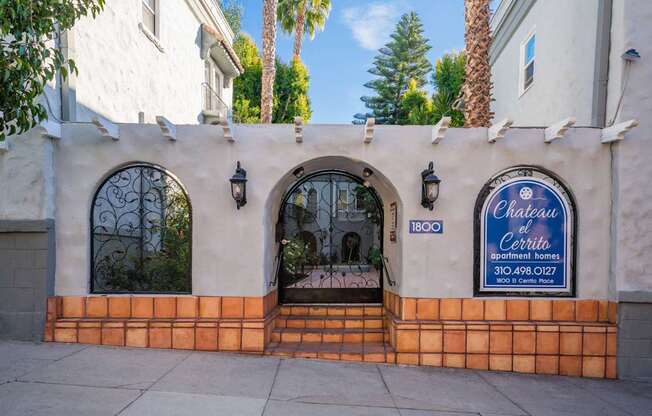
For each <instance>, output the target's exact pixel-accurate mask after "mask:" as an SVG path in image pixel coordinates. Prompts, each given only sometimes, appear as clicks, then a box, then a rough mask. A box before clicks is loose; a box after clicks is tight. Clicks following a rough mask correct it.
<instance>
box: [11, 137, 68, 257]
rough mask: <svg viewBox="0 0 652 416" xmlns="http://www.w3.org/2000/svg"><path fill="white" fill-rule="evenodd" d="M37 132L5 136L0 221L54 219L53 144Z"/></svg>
mask: <svg viewBox="0 0 652 416" xmlns="http://www.w3.org/2000/svg"><path fill="white" fill-rule="evenodd" d="M41 131H42V130H41V129H40V128H36V129H32V130H30V131H29V132H27V133H25V134H22V135H17V136H12V137H9V138H7V139H6V140H7V142H8V145H9V151H8V152H7V153H4V154H2V153H0V220H44V219H49V218H54V215H55V206H54V194H55V172H54V145H53V143H52V141H51V140H50V139H48V138H44V137H43V135H42V134H41ZM0 267H2V265H0Z"/></svg>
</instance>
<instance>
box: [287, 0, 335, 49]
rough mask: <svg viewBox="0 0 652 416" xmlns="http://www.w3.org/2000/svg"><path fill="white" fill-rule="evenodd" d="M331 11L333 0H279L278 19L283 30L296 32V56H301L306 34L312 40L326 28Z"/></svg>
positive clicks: (289, 32)
mask: <svg viewBox="0 0 652 416" xmlns="http://www.w3.org/2000/svg"><path fill="white" fill-rule="evenodd" d="M330 11H331V0H279V2H278V9H277V12H276V19H277V20H278V22H279V24H280V26H281V30H283V32H285V33H288V34H291V33H294V52H293V56H294V57H300V56H301V45H302V43H303V35H304V34H308V36H310V39H311V40H312V39H314V38H315V33H316V32H317V30H324V26H326V19H328V15H329V14H330Z"/></svg>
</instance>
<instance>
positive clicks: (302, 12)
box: [294, 0, 306, 58]
mask: <svg viewBox="0 0 652 416" xmlns="http://www.w3.org/2000/svg"><path fill="white" fill-rule="evenodd" d="M305 25H306V2H305V0H304V1H302V2H301V3H300V4H299V9H298V10H297V24H296V26H295V28H294V57H295V58H301V43H302V42H303V34H304V33H305Z"/></svg>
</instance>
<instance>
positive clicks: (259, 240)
mask: <svg viewBox="0 0 652 416" xmlns="http://www.w3.org/2000/svg"><path fill="white" fill-rule="evenodd" d="M120 128H121V134H120V137H121V138H120V140H119V141H117V142H114V141H112V140H111V139H107V138H104V137H101V136H99V134H98V132H97V130H96V129H95V128H94V127H93V126H90V125H84V124H67V125H65V126H64V138H63V139H62V140H61V141H60V142H58V145H57V153H56V154H57V157H56V171H57V177H58V181H57V189H56V191H57V192H56V206H57V215H56V221H57V274H56V276H57V277H56V293H57V294H58V295H73V294H85V293H88V288H89V269H90V258H89V256H90V246H89V241H90V237H89V224H88V218H89V210H90V204H91V198H92V195H93V193H94V191H95V189H96V187H97V186H98V185H99V184H100V183H101V181H102V179H103V178H104V177H105V176H106V175H107V174H108V173H109V172H111V171H112V170H114V169H115V168H116V167H118V166H121V165H124V164H125V163H128V162H133V161H144V162H151V163H156V164H159V165H161V166H163V167H165V168H167V169H169V170H170V171H171V172H173V173H174V174H175V175H177V176H178V178H179V179H180V180H181V182H182V183H183V184H184V185H185V187H186V188H187V190H188V192H189V195H190V199H191V202H192V205H193V221H194V223H193V230H194V233H193V293H195V294H200V295H211V294H214V295H218V294H219V295H246V296H259V295H262V294H264V293H266V292H267V290H268V284H267V282H268V281H269V280H270V279H271V278H272V276H271V273H272V270H273V268H272V259H273V257H274V255H275V254H276V246H275V244H274V241H273V227H272V225H273V224H275V223H276V216H277V215H278V214H277V213H278V204H279V202H280V198H281V197H282V194H283V191H284V190H285V188H286V187H287V185H288V184H289V183H290V181H291V177H290V176H289V175H290V172H291V171H292V170H293V169H294V168H295V167H296V166H300V165H302V166H305V167H306V170H307V171H310V170H312V169H318V168H320V167H322V166H323V167H340V168H344V169H347V170H350V171H352V173H356V174H358V175H359V174H360V173H361V171H362V168H363V166H370V167H371V168H372V169H374V171H375V172H376V173H375V174H374V175H373V176H372V178H371V182H372V185H373V186H374V187H376V188H377V189H378V190H379V193H380V195H381V198H382V199H383V201H384V203H385V209H386V210H387V209H388V205H389V203H390V202H392V201H394V200H396V201H397V202H398V203H399V212H400V218H399V230H398V242H397V243H396V244H393V243H390V242H389V238H388V236H387V235H386V236H385V241H386V244H385V245H386V253H387V254H388V256H389V257H390V264H391V265H392V267H393V271H394V274H395V278H396V279H397V280H398V286H397V287H395V288H392V290H394V291H396V292H397V293H399V294H401V295H402V296H415V297H416V296H418V297H470V296H472V295H473V289H472V288H473V278H474V277H473V207H474V203H475V199H476V197H477V194H478V192H479V191H480V189H481V188H482V186H483V184H484V183H485V182H486V181H487V180H488V179H489V178H490V177H491V176H492V175H493V174H495V173H497V172H498V171H501V170H502V169H505V168H507V167H510V166H513V165H516V164H534V165H540V166H543V167H545V168H548V169H550V170H552V171H554V172H556V173H557V174H558V175H559V176H560V177H561V178H562V179H563V180H565V181H566V182H567V183H568V184H569V185H570V188H571V190H572V191H573V193H574V194H575V197H576V199H577V203H578V211H579V233H578V283H577V285H578V295H579V297H580V298H605V297H607V295H608V293H607V287H608V278H609V273H608V271H609V241H610V240H609V213H610V203H609V202H610V182H611V179H610V156H609V147H608V146H605V145H602V144H600V140H599V137H600V131H599V130H596V129H572V130H570V131H569V132H568V134H567V136H566V137H565V138H564V139H562V140H557V141H555V142H554V143H551V144H545V143H544V142H543V131H542V130H541V129H514V130H511V131H510V132H508V134H507V137H506V138H505V139H503V140H501V141H500V142H498V143H496V144H489V143H487V140H486V130H485V129H450V130H449V131H448V132H447V135H446V138H445V139H444V140H443V141H442V142H441V143H440V144H439V145H432V144H431V141H430V138H431V128H429V127H427V126H412V127H396V126H382V127H377V128H376V131H375V137H374V141H373V142H372V143H371V144H368V145H365V144H364V143H363V142H362V128H361V127H360V126H352V125H309V126H306V127H305V129H304V143H301V144H299V143H296V142H295V140H294V136H293V127H292V126H289V125H266V126H261V125H253V126H252V125H250V126H244V125H237V126H235V129H234V134H235V137H236V142H235V143H228V142H227V141H226V140H224V138H223V137H222V136H221V134H222V132H221V129H220V128H218V127H216V126H177V137H178V141H176V142H171V141H169V140H167V139H165V138H164V137H163V136H161V133H160V130H159V128H158V127H157V126H154V125H133V124H122V125H120ZM326 156H328V157H326ZM325 157H326V158H325ZM237 160H240V161H241V162H242V164H243V167H244V168H245V169H247V172H248V178H249V182H248V191H247V192H248V200H249V202H248V204H247V205H246V206H245V207H243V208H242V209H240V210H239V211H238V210H236V209H235V203H234V201H233V200H232V198H231V195H230V187H229V182H228V179H229V178H230V177H231V175H232V174H233V171H234V169H235V164H236V161H237ZM431 160H433V161H434V162H435V168H436V172H437V174H438V175H439V176H440V177H441V178H442V185H441V196H440V200H439V201H437V203H436V206H435V210H434V211H428V210H426V209H424V208H422V207H421V205H420V186H421V184H420V172H421V170H422V169H423V168H425V167H426V165H427V163H428V162H429V161H431ZM307 161H311V162H309V163H306V162H307ZM386 217H387V218H388V217H389V216H388V215H387V216H386ZM410 219H441V220H443V221H444V229H445V232H444V234H442V235H414V234H408V233H407V224H408V221H409V220H410ZM385 232H386V234H387V233H388V227H386V228H385Z"/></svg>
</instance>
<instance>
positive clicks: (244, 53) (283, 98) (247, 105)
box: [233, 33, 312, 123]
mask: <svg viewBox="0 0 652 416" xmlns="http://www.w3.org/2000/svg"><path fill="white" fill-rule="evenodd" d="M233 48H234V49H235V51H236V53H237V54H238V58H240V62H241V63H242V66H243V67H244V70H245V72H244V74H242V75H240V76H239V77H238V78H236V79H235V80H234V82H233V119H234V121H235V122H236V123H260V92H261V82H262V66H263V64H262V59H261V57H260V52H259V51H258V48H257V47H256V43H255V42H254V41H253V39H251V37H249V36H248V35H246V34H243V33H241V34H240V35H238V37H237V38H236V40H235V42H234V44H233ZM309 80H310V77H309V74H308V69H307V68H306V67H305V65H303V63H301V61H300V60H299V59H293V60H292V62H291V63H289V64H285V63H283V62H281V61H280V60H278V59H277V61H276V78H275V80H274V107H273V122H274V123H292V122H294V117H296V116H300V117H303V119H304V121H309V120H310V117H311V116H312V110H311V109H310V99H309V98H308V88H309Z"/></svg>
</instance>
